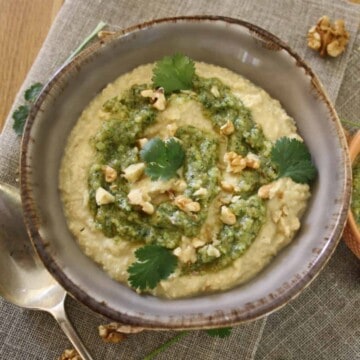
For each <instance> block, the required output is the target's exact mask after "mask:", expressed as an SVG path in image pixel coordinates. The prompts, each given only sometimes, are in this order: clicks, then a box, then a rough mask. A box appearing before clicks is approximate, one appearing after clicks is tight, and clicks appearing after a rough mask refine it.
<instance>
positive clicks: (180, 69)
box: [152, 54, 195, 94]
mask: <svg viewBox="0 0 360 360" xmlns="http://www.w3.org/2000/svg"><path fill="white" fill-rule="evenodd" d="M194 75H195V63H194V61H193V60H192V59H190V58H189V57H187V56H185V55H182V54H175V55H173V56H165V57H163V58H162V59H161V60H159V61H157V62H156V64H155V67H154V70H153V78H152V81H153V83H154V86H155V87H162V88H164V90H165V94H170V93H172V92H174V91H179V90H189V89H191V88H192V86H193V78H194Z"/></svg>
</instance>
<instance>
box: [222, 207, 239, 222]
mask: <svg viewBox="0 0 360 360" xmlns="http://www.w3.org/2000/svg"><path fill="white" fill-rule="evenodd" d="M220 220H221V221H222V222H223V223H224V224H226V225H234V224H235V223H236V216H235V214H234V213H233V212H232V211H231V210H230V209H229V208H228V207H227V206H222V207H221V210H220Z"/></svg>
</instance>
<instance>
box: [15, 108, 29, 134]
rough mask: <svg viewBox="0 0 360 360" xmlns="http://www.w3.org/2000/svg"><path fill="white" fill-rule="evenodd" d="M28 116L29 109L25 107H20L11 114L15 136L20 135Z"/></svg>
mask: <svg viewBox="0 0 360 360" xmlns="http://www.w3.org/2000/svg"><path fill="white" fill-rule="evenodd" d="M28 115H29V107H28V106H27V105H21V106H19V107H18V108H17V109H16V110H15V111H14V112H13V115H12V118H13V119H14V123H13V129H14V130H15V132H16V134H17V135H22V133H23V131H24V126H25V122H26V119H27V117H28Z"/></svg>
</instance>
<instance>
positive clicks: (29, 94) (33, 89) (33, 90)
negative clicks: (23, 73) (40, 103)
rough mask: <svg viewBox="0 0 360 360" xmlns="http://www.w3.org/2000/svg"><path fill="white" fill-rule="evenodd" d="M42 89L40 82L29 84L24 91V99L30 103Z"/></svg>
mask: <svg viewBox="0 0 360 360" xmlns="http://www.w3.org/2000/svg"><path fill="white" fill-rule="evenodd" d="M42 89H43V85H42V84H41V83H35V84H33V85H31V86H30V87H29V88H28V89H27V90H26V91H25V94H24V99H25V100H26V101H28V102H30V103H33V102H35V100H36V99H37V97H38V96H39V94H40V92H41V90H42Z"/></svg>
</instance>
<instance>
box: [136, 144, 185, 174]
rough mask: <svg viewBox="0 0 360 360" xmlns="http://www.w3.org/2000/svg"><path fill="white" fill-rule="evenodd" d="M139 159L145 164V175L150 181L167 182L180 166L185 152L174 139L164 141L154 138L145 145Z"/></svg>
mask: <svg viewBox="0 0 360 360" xmlns="http://www.w3.org/2000/svg"><path fill="white" fill-rule="evenodd" d="M140 157H141V159H142V160H143V161H144V162H145V163H146V168H145V174H146V175H148V176H150V178H151V179H152V180H157V179H164V180H168V179H171V178H172V177H174V176H175V175H176V171H177V170H178V169H179V168H180V167H181V166H182V164H183V162H184V159H185V152H184V149H183V148H182V146H181V144H180V143H179V142H178V141H177V140H176V139H175V138H170V139H169V140H166V141H163V140H161V139H159V138H154V139H151V140H150V141H148V142H147V143H146V144H145V146H144V147H143V149H142V150H141V152H140Z"/></svg>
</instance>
